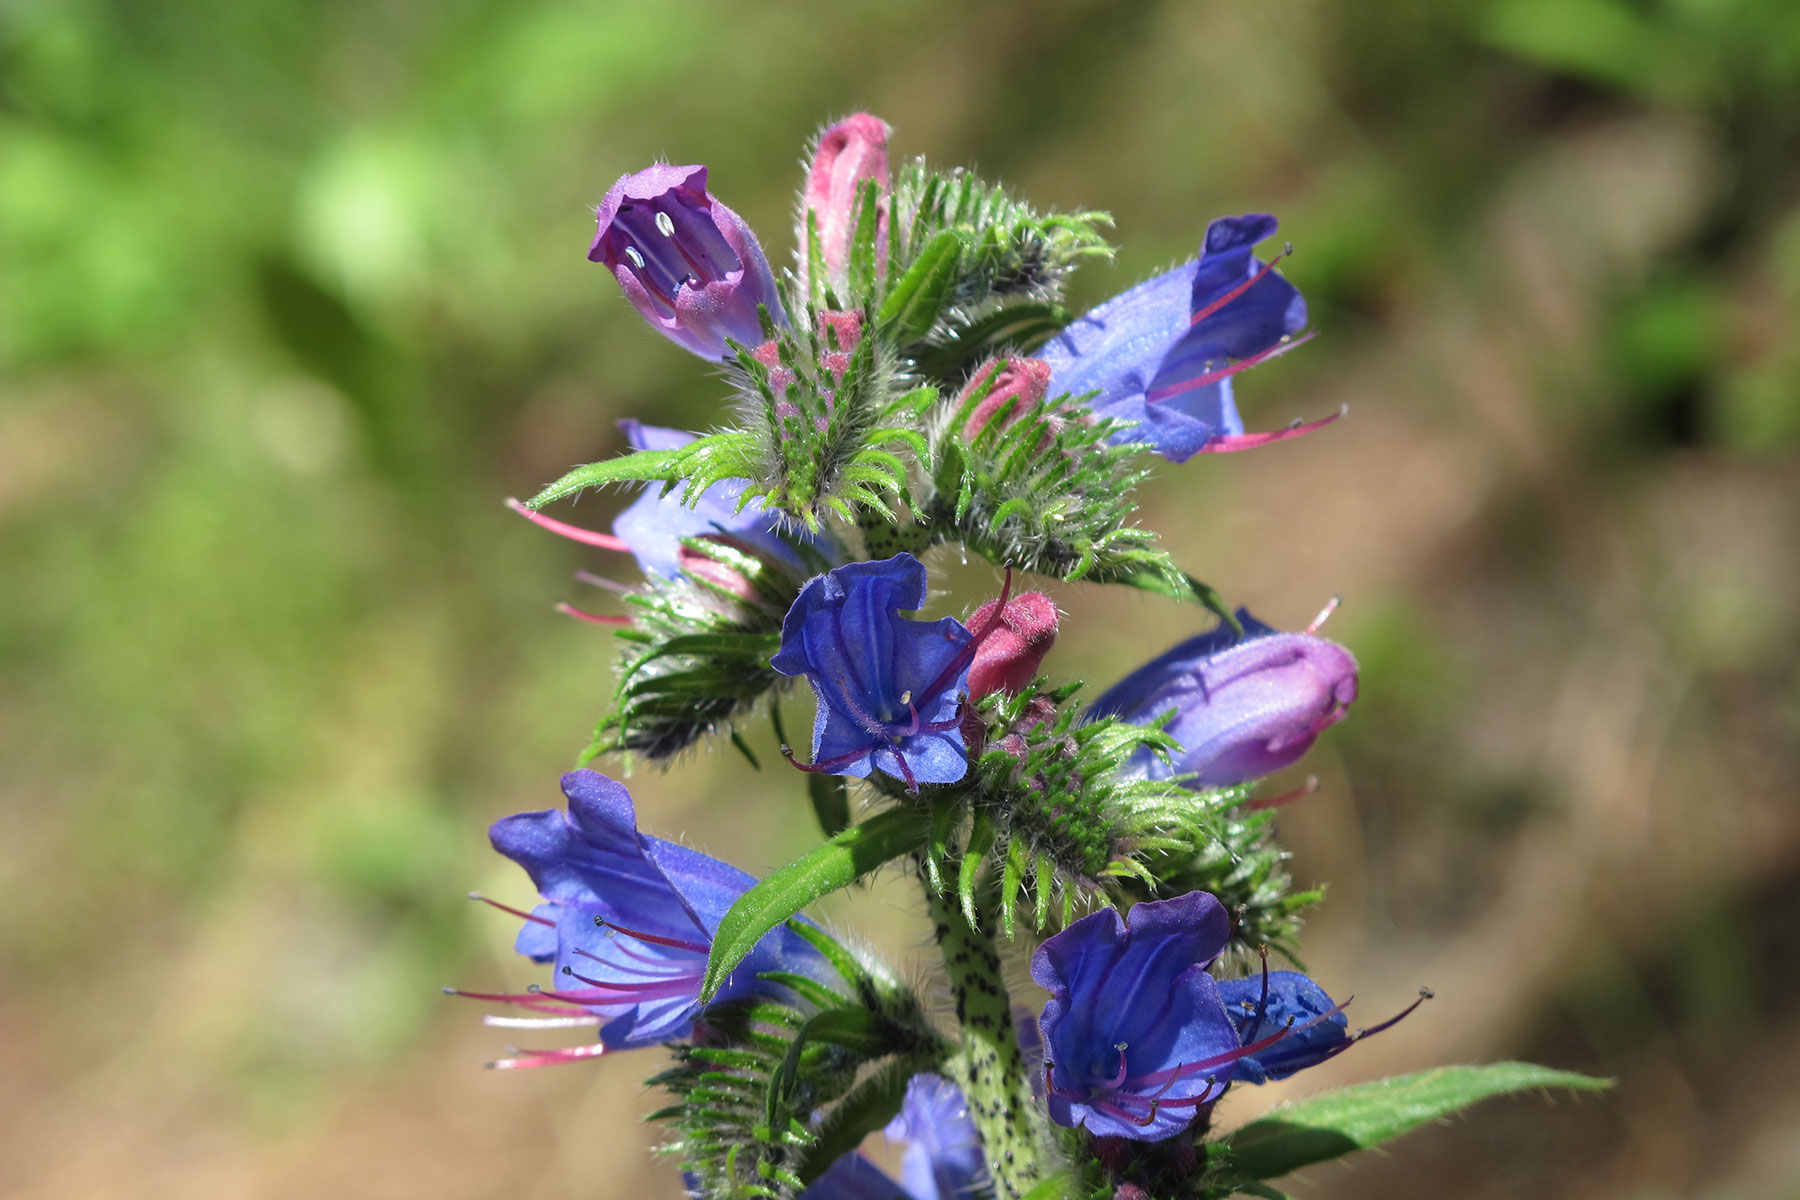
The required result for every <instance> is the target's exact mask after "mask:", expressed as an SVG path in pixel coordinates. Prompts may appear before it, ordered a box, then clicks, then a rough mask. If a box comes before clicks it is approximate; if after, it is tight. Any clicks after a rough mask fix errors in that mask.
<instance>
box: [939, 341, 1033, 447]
mask: <svg viewBox="0 0 1800 1200" xmlns="http://www.w3.org/2000/svg"><path fill="white" fill-rule="evenodd" d="M1049 389H1050V364H1049V363H1046V362H1043V361H1042V360H1040V359H1036V358H995V359H990V360H989V361H988V362H987V363H986V364H985V365H983V366H982V368H981V369H980V370H979V371H976V372H975V375H974V377H973V378H972V379H970V380H969V382H968V385H967V386H965V387H964V388H963V392H962V396H961V398H960V402H959V407H960V404H961V403H967V402H968V401H969V399H971V398H972V397H975V396H979V397H980V399H978V400H976V402H975V407H974V409H973V411H971V412H970V413H969V415H968V418H967V419H966V420H965V421H964V422H963V428H962V435H963V440H964V441H968V442H972V441H974V440H975V436H976V435H977V434H979V433H980V432H981V431H982V430H983V429H986V428H987V427H988V424H989V422H995V423H997V426H998V428H1000V429H1005V428H1006V427H1007V426H1009V425H1011V424H1012V423H1013V422H1014V421H1017V420H1018V419H1019V418H1020V417H1023V416H1024V415H1025V414H1026V413H1028V412H1031V411H1032V410H1033V409H1035V408H1037V407H1038V406H1039V405H1041V404H1042V403H1043V402H1044V397H1045V395H1046V394H1047V393H1048V392H1049Z"/></svg>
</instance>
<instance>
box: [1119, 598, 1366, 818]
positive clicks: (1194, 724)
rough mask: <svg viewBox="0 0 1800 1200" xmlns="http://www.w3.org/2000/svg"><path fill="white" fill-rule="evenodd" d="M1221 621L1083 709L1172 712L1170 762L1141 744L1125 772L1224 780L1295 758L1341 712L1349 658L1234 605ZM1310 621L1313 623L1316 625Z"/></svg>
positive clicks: (1348, 685)
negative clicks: (1230, 620) (1227, 622)
mask: <svg viewBox="0 0 1800 1200" xmlns="http://www.w3.org/2000/svg"><path fill="white" fill-rule="evenodd" d="M1238 620H1239V621H1240V622H1241V623H1242V624H1243V626H1244V634H1243V637H1241V638H1240V637H1238V636H1237V635H1236V634H1235V633H1233V632H1232V631H1231V629H1230V628H1229V627H1228V626H1220V627H1219V628H1218V629H1215V630H1213V631H1212V632H1211V633H1205V634H1202V635H1200V636H1199V637H1195V638H1190V639H1188V640H1187V641H1185V642H1182V643H1181V644H1180V645H1178V646H1175V647H1172V648H1171V649H1169V650H1167V651H1165V652H1164V653H1163V654H1161V655H1159V656H1157V657H1156V658H1154V659H1152V660H1151V661H1150V662H1148V663H1146V664H1144V665H1143V666H1141V667H1139V668H1138V669H1137V670H1135V671H1133V672H1132V673H1131V674H1129V675H1127V676H1126V677H1125V678H1124V679H1121V680H1120V681H1119V682H1118V683H1115V684H1114V685H1113V686H1112V687H1111V688H1109V689H1108V690H1107V691H1106V692H1105V693H1103V694H1102V695H1101V696H1100V698H1099V699H1097V700H1095V701H1094V703H1093V705H1092V706H1091V707H1090V708H1089V710H1088V715H1089V717H1090V718H1092V717H1101V716H1112V717H1117V718H1119V719H1120V720H1123V721H1128V722H1131V723H1133V724H1138V725H1147V724H1149V723H1150V722H1151V721H1154V720H1156V719H1157V718H1158V717H1160V716H1162V715H1163V714H1164V713H1168V712H1171V711H1172V712H1173V713H1174V716H1173V717H1172V718H1171V719H1170V721H1169V723H1168V725H1166V726H1165V727H1164V731H1165V732H1166V733H1168V734H1169V735H1170V736H1171V737H1173V738H1174V739H1175V740H1176V741H1177V742H1179V743H1180V744H1181V752H1180V754H1179V755H1178V756H1177V757H1176V758H1175V760H1174V761H1173V762H1170V761H1167V760H1165V759H1163V758H1162V757H1161V756H1160V755H1158V754H1157V753H1156V752H1155V751H1154V750H1152V749H1150V748H1149V747H1144V748H1141V749H1140V750H1139V751H1138V752H1137V753H1136V754H1135V755H1133V756H1132V758H1131V759H1130V760H1129V761H1128V762H1127V764H1126V766H1125V768H1124V769H1125V771H1126V772H1128V773H1131V774H1135V775H1138V776H1140V777H1145V778H1151V779H1166V778H1168V777H1169V776H1171V775H1175V774H1191V775H1192V776H1193V778H1192V779H1189V780H1184V782H1185V783H1186V784H1187V785H1188V786H1189V787H1195V788H1201V787H1229V786H1231V785H1233V784H1238V783H1244V782H1247V781H1249V780H1252V779H1256V778H1259V777H1261V776H1263V775H1267V774H1270V773H1271V772H1273V771H1278V770H1280V769H1281V768H1283V767H1285V766H1288V765H1290V764H1292V763H1294V762H1296V761H1298V760H1299V758H1300V757H1301V755H1303V754H1305V753H1306V751H1307V750H1308V749H1309V748H1311V746H1312V744H1313V742H1314V741H1315V740H1316V739H1317V738H1318V736H1319V734H1320V732H1321V731H1323V730H1324V729H1326V728H1327V727H1329V726H1331V725H1335V724H1336V723H1337V722H1339V721H1341V720H1343V719H1344V718H1345V717H1346V716H1348V715H1349V708H1350V703H1351V702H1352V701H1353V700H1355V699H1356V684H1357V675H1356V659H1355V658H1353V657H1352V656H1351V654H1350V652H1349V651H1348V650H1346V649H1344V648H1343V647H1342V646H1339V645H1338V644H1337V643H1335V642H1328V641H1326V640H1325V639H1324V638H1321V637H1314V636H1313V635H1312V633H1311V632H1310V630H1309V631H1308V632H1305V633H1279V632H1277V631H1276V630H1274V629H1271V628H1270V627H1269V626H1267V625H1264V624H1263V623H1262V622H1261V621H1258V620H1257V619H1256V618H1254V617H1252V616H1251V615H1250V613H1249V612H1248V610H1245V609H1239V610H1238ZM1315 628H1316V625H1315Z"/></svg>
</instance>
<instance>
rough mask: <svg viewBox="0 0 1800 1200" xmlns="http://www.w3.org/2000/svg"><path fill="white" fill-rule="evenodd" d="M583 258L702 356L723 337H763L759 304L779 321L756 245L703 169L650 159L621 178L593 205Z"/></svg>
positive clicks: (716, 355) (746, 341)
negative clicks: (597, 265)
mask: <svg viewBox="0 0 1800 1200" xmlns="http://www.w3.org/2000/svg"><path fill="white" fill-rule="evenodd" d="M594 215H595V218H596V220H597V221H598V223H599V224H598V228H597V229H596V231H595V233H594V244H593V246H592V247H591V248H590V249H589V250H588V258H589V259H591V260H592V261H594V262H597V263H603V264H605V266H606V267H607V269H608V270H610V271H612V273H613V276H614V277H615V278H616V279H618V281H619V286H620V287H622V288H624V289H625V296H626V298H627V299H628V300H630V301H631V305H632V307H633V308H635V309H637V310H638V312H639V313H640V314H641V315H642V316H643V318H644V319H645V320H646V321H648V322H650V324H651V326H652V327H653V328H654V329H656V330H657V332H659V333H661V334H662V335H663V336H664V337H666V338H668V339H669V340H670V341H672V342H674V343H675V344H676V345H678V346H681V347H682V348H683V349H686V350H691V351H693V352H694V353H695V354H698V355H700V357H702V358H708V359H713V360H715V361H717V360H718V359H721V358H724V357H726V356H727V355H728V354H729V353H730V352H731V351H730V348H729V347H728V346H727V345H726V340H727V339H730V340H732V341H736V342H738V343H739V344H740V345H744V346H754V345H756V344H757V343H759V342H761V341H762V340H763V336H762V318H761V317H760V316H759V314H758V312H757V308H758V306H759V305H760V306H762V307H763V308H766V309H767V310H768V313H769V316H770V318H771V319H773V320H774V321H776V322H777V323H778V324H786V323H787V312H786V310H785V309H783V308H782V306H781V294H780V293H779V292H778V291H777V290H776V287H775V276H774V274H773V273H772V272H771V271H770V270H769V261H768V259H767V258H765V257H764V256H763V252H762V246H761V245H759V244H758V243H757V240H756V235H755V234H754V233H752V232H751V231H750V227H749V226H748V225H746V224H745V223H744V220H743V218H742V217H740V216H738V215H737V214H736V213H735V212H732V211H731V210H730V209H729V208H727V207H725V205H723V204H721V203H719V201H718V200H716V199H714V198H713V196H712V194H711V193H710V192H708V191H707V190H706V168H705V167H702V166H688V167H673V166H669V165H668V164H666V163H657V164H656V165H655V166H651V167H646V168H644V169H643V170H642V171H638V172H636V173H634V174H630V175H624V176H621V177H620V179H619V181H618V182H617V183H615V184H613V186H612V189H611V190H610V191H608V192H607V193H606V198H605V199H604V200H603V201H601V203H600V207H599V208H598V209H596V210H595V213H594Z"/></svg>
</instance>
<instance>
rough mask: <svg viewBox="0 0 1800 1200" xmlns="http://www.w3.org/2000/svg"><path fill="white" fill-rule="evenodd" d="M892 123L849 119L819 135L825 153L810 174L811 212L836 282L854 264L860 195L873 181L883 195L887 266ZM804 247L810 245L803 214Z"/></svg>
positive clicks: (880, 252) (878, 253)
mask: <svg viewBox="0 0 1800 1200" xmlns="http://www.w3.org/2000/svg"><path fill="white" fill-rule="evenodd" d="M891 132H893V131H892V130H891V129H890V128H889V127H888V123H887V122H886V121H883V120H882V119H881V118H880V117H875V116H871V115H870V114H868V113H857V114H856V115H855V116H853V117H846V118H844V119H843V120H842V121H839V122H838V123H837V124H836V125H833V126H832V127H831V128H829V129H827V130H826V131H825V132H824V133H822V134H820V135H819V148H818V150H817V151H816V152H815V153H814V154H813V160H812V166H811V167H810V168H808V170H807V173H806V209H808V210H810V211H811V212H812V213H813V216H814V218H815V219H816V220H817V221H818V223H819V246H820V248H821V249H822V250H823V251H824V254H825V269H826V271H827V272H829V273H830V275H831V276H832V277H833V278H837V277H840V276H842V275H843V273H844V269H845V267H846V266H848V264H849V262H850V235H851V233H852V232H853V231H854V230H855V228H856V193H857V191H858V190H859V188H860V186H861V184H862V182H863V181H864V180H865V179H872V180H874V181H875V184H876V186H877V187H878V188H880V191H881V194H880V196H879V198H878V199H877V200H876V203H875V211H876V217H877V224H876V228H875V261H876V264H877V269H880V268H881V267H884V266H885V265H886V263H887V218H888V196H887V193H888V156H887V140H888V134H889V133H891ZM801 218H802V226H801V242H800V244H801V246H802V247H804V246H805V245H806V236H805V235H806V229H805V225H804V220H805V213H804V212H802V214H801Z"/></svg>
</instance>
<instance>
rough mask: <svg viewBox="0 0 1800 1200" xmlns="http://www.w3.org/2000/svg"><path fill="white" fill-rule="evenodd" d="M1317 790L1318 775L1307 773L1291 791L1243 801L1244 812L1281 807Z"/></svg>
mask: <svg viewBox="0 0 1800 1200" xmlns="http://www.w3.org/2000/svg"><path fill="white" fill-rule="evenodd" d="M1318 790H1319V777H1318V776H1317V775H1308V776H1307V777H1306V782H1305V783H1303V784H1301V785H1300V786H1299V787H1297V788H1295V789H1294V790H1293V791H1291V792H1283V793H1282V794H1281V795H1279V796H1259V797H1257V798H1256V799H1255V800H1246V801H1244V811H1245V812H1260V811H1261V810H1263V809H1265V808H1281V807H1283V806H1285V805H1288V804H1292V803H1293V802H1294V801H1296V800H1299V799H1301V798H1303V797H1306V796H1310V795H1312V794H1313V793H1314V792H1316V791H1318Z"/></svg>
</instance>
